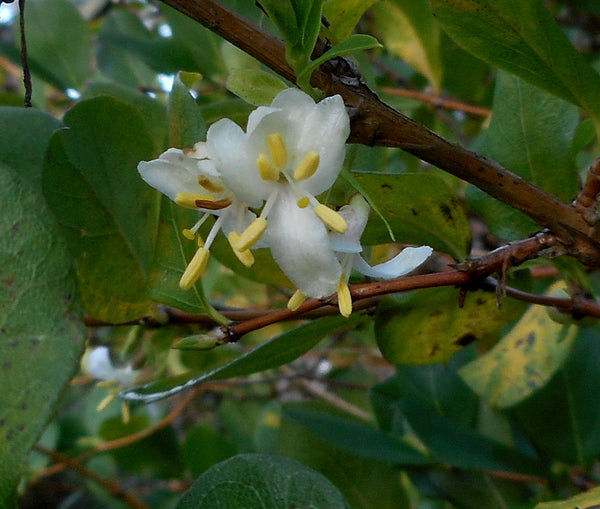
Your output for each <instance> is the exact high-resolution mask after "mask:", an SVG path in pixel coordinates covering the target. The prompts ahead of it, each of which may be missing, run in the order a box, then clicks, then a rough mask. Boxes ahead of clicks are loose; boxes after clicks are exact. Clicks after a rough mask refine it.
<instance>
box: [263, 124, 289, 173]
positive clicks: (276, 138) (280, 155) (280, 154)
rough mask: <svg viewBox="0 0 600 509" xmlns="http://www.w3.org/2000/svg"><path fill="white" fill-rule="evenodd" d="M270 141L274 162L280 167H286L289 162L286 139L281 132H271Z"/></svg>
mask: <svg viewBox="0 0 600 509" xmlns="http://www.w3.org/2000/svg"><path fill="white" fill-rule="evenodd" d="M267 139H268V141H269V150H270V151H271V157H272V158H273V162H274V163H275V164H276V165H277V166H278V167H279V168H285V165H286V164H287V150H286V148H285V141H283V136H281V134H280V133H273V134H269V136H268V137H267Z"/></svg>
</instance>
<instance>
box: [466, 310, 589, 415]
mask: <svg viewBox="0 0 600 509" xmlns="http://www.w3.org/2000/svg"><path fill="white" fill-rule="evenodd" d="M576 332H577V327H576V326H575V325H559V324H557V323H556V322H554V321H553V320H552V319H550V317H549V316H548V313H547V312H546V310H545V309H544V307H542V306H532V307H531V308H530V309H529V311H527V313H525V314H524V315H523V317H522V318H521V319H520V320H519V321H518V322H517V324H516V325H515V326H514V327H513V328H512V329H511V330H510V331H509V332H508V334H506V335H505V336H504V337H503V338H502V340H500V341H499V342H498V343H497V344H496V345H495V346H494V347H493V348H492V349H491V350H490V351H489V352H487V353H486V354H484V355H483V356H482V357H480V358H478V359H476V360H474V361H473V362H471V363H469V364H467V365H466V366H464V367H463V368H462V369H461V370H460V375H461V376H462V378H463V380H464V381H465V382H466V383H467V385H469V387H471V389H473V390H474V391H475V392H476V393H477V394H479V395H480V396H482V397H483V398H485V399H486V400H487V401H488V402H489V403H490V404H491V405H492V406H494V407H497V408H506V407H510V406H513V405H516V404H517V403H519V402H521V401H523V400H524V399H525V398H527V397H529V396H531V395H532V394H533V393H535V391H537V390H539V389H541V388H542V387H543V386H544V385H546V383H547V382H548V380H550V378H551V377H552V375H554V373H556V371H557V370H558V369H560V368H561V366H562V365H563V364H564V362H565V361H566V359H567V357H568V355H569V352H570V350H571V346H572V344H573V341H574V339H575V335H576Z"/></svg>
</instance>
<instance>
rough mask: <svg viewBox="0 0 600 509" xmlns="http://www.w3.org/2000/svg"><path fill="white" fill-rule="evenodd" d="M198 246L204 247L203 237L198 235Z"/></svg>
mask: <svg viewBox="0 0 600 509" xmlns="http://www.w3.org/2000/svg"><path fill="white" fill-rule="evenodd" d="M197 242H198V247H204V239H203V238H202V237H200V235H198V240H197Z"/></svg>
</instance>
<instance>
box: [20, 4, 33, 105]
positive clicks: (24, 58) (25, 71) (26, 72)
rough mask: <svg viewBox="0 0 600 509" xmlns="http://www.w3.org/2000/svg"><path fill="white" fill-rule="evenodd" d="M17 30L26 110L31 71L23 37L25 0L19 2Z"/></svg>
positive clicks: (30, 90) (25, 41)
mask: <svg viewBox="0 0 600 509" xmlns="http://www.w3.org/2000/svg"><path fill="white" fill-rule="evenodd" d="M19 28H20V30H21V66H22V67H23V84H24V85H25V101H24V105H25V107H26V108H31V95H32V92H33V90H32V86H31V71H30V70H29V58H28V57H27V37H26V35H25V0H19Z"/></svg>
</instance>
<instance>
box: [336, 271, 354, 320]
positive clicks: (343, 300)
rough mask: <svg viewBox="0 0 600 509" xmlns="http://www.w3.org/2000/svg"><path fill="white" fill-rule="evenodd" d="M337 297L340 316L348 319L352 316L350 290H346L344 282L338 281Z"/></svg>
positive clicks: (346, 285)
mask: <svg viewBox="0 0 600 509" xmlns="http://www.w3.org/2000/svg"><path fill="white" fill-rule="evenodd" d="M337 297H338V307H339V308H340V314H341V315H342V316H344V317H345V318H348V317H349V316H350V315H351V314H352V295H350V288H348V284H347V283H346V281H344V280H342V281H340V284H339V286H338V291H337Z"/></svg>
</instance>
